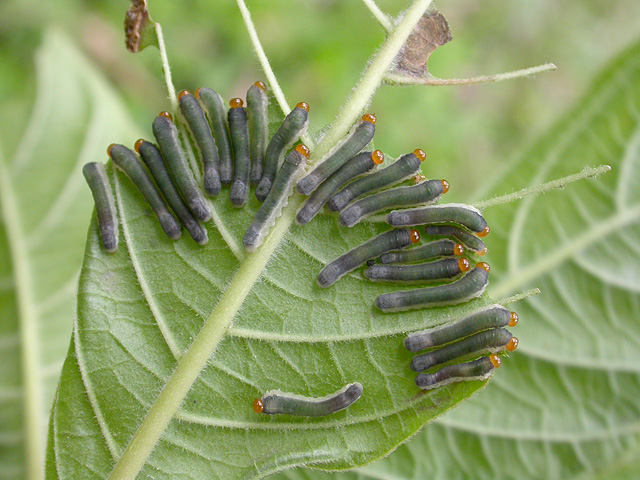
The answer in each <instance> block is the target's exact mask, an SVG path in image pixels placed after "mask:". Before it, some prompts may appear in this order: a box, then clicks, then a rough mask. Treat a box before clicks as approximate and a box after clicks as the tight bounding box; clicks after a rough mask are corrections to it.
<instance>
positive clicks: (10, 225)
mask: <svg viewBox="0 0 640 480" xmlns="http://www.w3.org/2000/svg"><path fill="white" fill-rule="evenodd" d="M19 211H20V210H19V208H18V202H17V199H16V196H15V192H14V190H13V186H12V184H11V179H10V178H9V171H8V169H7V168H6V166H5V164H4V160H3V158H2V156H1V155H0V212H1V215H0V216H1V217H2V218H3V220H4V225H5V231H6V234H7V240H8V243H9V254H10V258H11V264H12V268H13V271H14V276H15V288H16V297H17V300H18V313H19V319H20V320H19V329H20V332H19V335H20V347H21V351H22V357H21V360H22V361H21V365H22V368H21V371H22V378H21V383H22V402H23V405H22V410H23V412H24V413H23V417H24V428H23V432H24V433H23V435H24V454H25V463H26V472H25V477H24V478H26V479H29V480H40V479H41V478H43V476H44V426H45V418H44V405H43V404H42V402H43V400H42V399H43V392H42V384H41V383H40V382H41V381H42V378H41V374H40V371H39V370H40V365H41V361H40V345H39V341H38V330H39V328H38V315H37V313H36V309H35V308H34V305H35V300H34V297H33V283H32V279H31V267H30V265H29V260H28V258H29V255H28V252H27V247H26V244H27V242H26V241H25V235H24V231H23V228H22V222H21V221H20V216H19Z"/></svg>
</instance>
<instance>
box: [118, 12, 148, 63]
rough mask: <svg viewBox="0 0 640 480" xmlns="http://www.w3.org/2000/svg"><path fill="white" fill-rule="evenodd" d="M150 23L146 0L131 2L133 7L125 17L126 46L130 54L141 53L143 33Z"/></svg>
mask: <svg viewBox="0 0 640 480" xmlns="http://www.w3.org/2000/svg"><path fill="white" fill-rule="evenodd" d="M148 21H149V12H148V11H147V2H146V0H131V6H130V7H129V10H128V11H127V14H126V15H125V17H124V33H125V37H126V38H125V45H126V46H127V50H129V51H130V52H133V53H136V52H138V51H139V49H140V41H141V39H142V31H143V30H144V27H145V26H146V24H147V22H148Z"/></svg>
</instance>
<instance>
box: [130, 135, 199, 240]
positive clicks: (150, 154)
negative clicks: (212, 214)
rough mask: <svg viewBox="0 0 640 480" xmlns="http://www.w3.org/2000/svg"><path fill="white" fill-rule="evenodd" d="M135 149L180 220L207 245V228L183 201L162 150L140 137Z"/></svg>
mask: <svg viewBox="0 0 640 480" xmlns="http://www.w3.org/2000/svg"><path fill="white" fill-rule="evenodd" d="M135 150H136V152H138V154H139V155H140V157H141V158H142V161H143V162H144V163H145V165H146V166H147V168H148V169H149V171H150V172H151V175H153V178H154V179H155V181H156V184H157V185H158V188H159V189H160V191H161V192H162V195H163V196H164V198H165V199H166V201H167V203H168V204H169V206H170V207H171V210H173V212H174V213H175V214H176V216H177V217H178V218H179V219H180V222H181V223H182V225H184V227H185V228H186V229H187V231H188V232H189V234H190V235H191V238H193V239H194V240H195V241H196V242H197V243H199V244H200V245H205V244H206V243H207V242H208V241H209V238H208V236H207V230H206V228H204V227H203V226H202V225H201V224H200V223H199V222H198V221H197V220H196V219H195V218H193V215H191V212H190V211H189V209H188V208H187V206H186V205H185V203H184V202H183V201H182V197H180V193H179V192H178V190H177V189H176V187H175V185H174V184H173V181H172V180H171V177H170V176H169V171H168V170H167V167H166V165H165V164H164V160H163V159H162V154H161V153H160V150H158V147H156V146H155V145H154V144H153V143H150V142H147V141H145V140H142V139H140V140H138V141H137V142H136V145H135Z"/></svg>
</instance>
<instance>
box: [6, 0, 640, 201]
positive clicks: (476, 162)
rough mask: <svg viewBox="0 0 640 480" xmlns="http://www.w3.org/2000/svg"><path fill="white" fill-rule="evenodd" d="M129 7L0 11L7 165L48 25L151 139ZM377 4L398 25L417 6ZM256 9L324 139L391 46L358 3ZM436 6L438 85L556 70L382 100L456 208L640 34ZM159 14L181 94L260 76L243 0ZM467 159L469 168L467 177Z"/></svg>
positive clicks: (151, 79) (384, 143) (223, 88)
mask: <svg viewBox="0 0 640 480" xmlns="http://www.w3.org/2000/svg"><path fill="white" fill-rule="evenodd" d="M128 3H129V2H128V1H125V0H117V1H115V0H112V1H104V2H95V1H89V0H85V1H79V0H76V1H73V0H57V1H41V0H21V1H14V0H3V1H2V2H0V99H1V100H0V102H1V105H2V111H3V112H4V115H2V119H1V120H0V122H1V123H0V126H1V129H2V133H1V138H2V141H3V143H4V150H5V154H6V155H7V156H9V155H10V154H11V153H12V151H13V148H14V147H15V143H16V141H15V139H16V138H19V133H20V132H21V131H22V129H23V128H24V125H25V123H26V120H27V118H28V115H29V112H30V108H31V103H32V100H33V97H34V95H35V89H36V85H35V80H34V70H33V62H32V60H31V54H32V52H33V51H34V49H35V48H36V47H37V46H38V44H39V42H40V36H41V32H42V29H43V27H46V26H50V25H57V26H59V27H60V28H61V29H63V30H64V31H65V32H66V33H68V34H69V35H71V36H72V37H73V38H74V39H75V40H76V41H77V43H78V44H79V45H80V46H81V47H82V48H83V49H84V50H85V51H86V52H87V53H88V54H89V56H90V57H92V58H93V59H94V61H95V62H96V63H97V64H99V65H100V67H101V69H103V70H104V71H105V72H106V74H107V75H108V76H109V77H110V79H111V81H112V82H113V83H114V85H115V86H116V88H117V89H118V90H120V91H121V92H122V94H123V96H124V97H125V98H126V100H127V102H128V104H129V107H130V110H131V112H132V114H133V116H134V118H135V119H136V120H137V121H138V123H139V124H140V125H141V127H142V128H144V129H145V130H146V131H149V128H150V119H152V118H153V115H155V114H156V113H157V112H158V111H159V110H161V109H165V108H167V106H168V102H167V100H166V93H165V91H164V87H163V85H162V78H161V74H160V66H159V61H158V56H157V51H156V50H155V49H147V50H145V51H144V52H142V53H140V54H138V55H133V54H130V53H128V52H127V51H126V50H125V48H124V40H123V33H122V32H123V28H122V22H123V18H124V12H125V10H126V8H127V7H128ZM378 3H379V5H380V7H381V8H382V9H383V10H384V11H385V12H388V13H389V14H392V15H396V14H397V13H399V12H400V11H402V9H403V8H404V7H405V6H406V5H407V4H408V2H407V1H406V0H380V1H379V2H378ZM247 4H248V6H249V8H250V9H251V12H252V15H253V19H254V21H255V22H256V23H257V26H258V33H259V35H260V37H261V39H262V41H263V43H264V47H265V49H266V51H267V54H268V55H269V57H270V59H271V62H272V64H273V67H274V69H275V72H276V74H277V75H278V76H279V78H280V81H281V84H282V87H283V89H284V91H285V93H286V94H287V96H288V99H289V100H290V102H292V103H296V102H298V101H302V100H304V101H307V102H308V103H310V104H311V107H312V111H311V113H312V116H311V119H312V123H311V128H312V130H318V129H320V128H322V126H324V125H326V124H327V123H329V122H330V121H331V120H332V119H333V118H334V116H335V115H336V114H337V112H338V110H339V107H340V105H341V104H342V102H343V100H344V98H345V96H346V95H347V94H348V93H349V91H350V89H351V88H352V87H353V85H354V83H355V82H356V81H357V79H358V78H359V75H360V73H361V71H362V69H363V67H364V66H365V65H366V62H367V59H368V58H369V56H370V55H371V53H372V52H373V51H374V50H375V48H376V47H377V46H378V45H379V44H380V43H381V42H382V40H383V38H384V32H383V30H382V28H380V27H379V26H378V24H377V23H376V21H375V20H374V18H373V16H372V15H371V14H370V13H369V11H368V10H367V9H366V8H365V6H364V4H363V3H362V2H361V1H358V0H343V1H338V0H306V1H285V0H274V1H248V2H247ZM437 7H438V8H439V9H440V10H441V11H442V12H443V13H444V15H445V16H446V17H447V18H448V20H449V23H450V25H451V30H452V33H453V41H452V42H450V43H449V44H447V45H445V46H443V47H440V48H439V49H438V50H437V51H436V52H435V53H434V55H433V56H432V57H431V60H430V62H429V69H430V71H431V72H432V73H433V74H434V75H436V76H439V77H445V78H446V77H467V76H475V75H482V74H491V73H498V72H501V71H507V70H513V69H519V68H524V67H528V66H532V65H537V64H541V63H546V62H554V63H556V64H557V65H558V67H559V68H558V70H557V71H556V72H552V73H546V74H541V75H539V76H538V77H537V78H536V79H535V80H530V79H520V80H516V81H510V82H504V83H500V84H494V85H484V86H483V85H478V86H470V87H420V86H415V87H406V88H390V87H386V88H383V89H382V91H380V92H379V94H378V96H377V97H376V99H375V100H374V103H373V105H372V108H371V110H372V111H373V112H375V113H377V114H378V115H379V124H378V125H379V128H378V130H377V134H376V145H377V146H378V147H379V148H382V149H383V150H385V151H386V152H387V153H389V154H391V155H394V156H396V155H399V154H401V153H403V152H405V151H409V150H413V149H414V148H416V147H421V148H423V149H425V150H426V151H427V152H428V154H429V159H430V162H431V164H432V165H433V167H427V170H432V171H433V172H438V175H442V176H443V177H445V178H448V179H450V180H451V181H452V183H453V185H454V186H455V188H453V189H452V192H451V194H450V195H451V198H452V199H464V198H467V199H468V192H469V189H475V188H477V187H478V186H479V185H480V184H481V182H482V181H483V178H486V177H487V176H488V175H491V171H487V170H491V169H493V168H496V167H499V165H500V164H501V163H502V162H507V161H508V159H509V158H511V157H513V155H514V154H515V153H517V151H519V150H520V148H521V146H523V145H524V144H526V143H527V142H529V141H531V140H532V139H533V138H535V137H536V135H537V134H539V133H541V132H542V131H544V130H545V129H546V128H547V127H548V126H549V125H550V124H551V122H552V121H553V119H555V118H557V117H558V116H559V115H560V114H561V113H562V112H564V111H565V110H566V109H567V107H568V106H569V105H571V104H572V102H573V101H574V100H575V99H576V98H578V97H579V96H580V95H581V94H582V93H583V91H584V89H585V87H586V85H587V84H588V81H589V79H590V78H591V76H592V75H593V74H594V73H595V72H596V71H597V70H598V69H599V68H600V67H601V66H603V65H604V64H605V63H606V61H607V59H608V58H610V57H611V56H612V55H613V54H615V53H616V52H617V51H619V50H620V49H621V48H623V47H624V46H625V45H626V44H628V43H629V42H630V41H632V40H633V39H634V38H635V37H637V35H638V34H640V28H639V26H640V2H638V1H637V0H618V1H616V2H611V1H607V0H565V1H562V2H557V1H554V0H539V1H536V2H532V1H530V0H510V1H505V0H485V1H483V2H468V1H464V0H448V1H442V2H439V3H438V4H437ZM149 8H150V11H151V14H152V17H153V18H154V19H155V20H156V21H158V22H160V23H161V24H162V25H163V28H164V31H165V39H166V41H167V43H168V50H169V58H170V61H171V64H172V66H173V74H174V81H175V84H176V88H178V89H181V88H190V89H192V88H196V87H198V86H200V85H206V86H210V87H213V88H215V89H217V90H218V91H220V92H221V93H222V94H223V95H224V96H226V97H229V98H231V97H232V96H241V95H243V94H244V92H245V90H246V87H247V85H249V84H250V83H252V82H253V81H255V80H256V79H262V78H264V76H263V75H262V73H261V71H260V67H259V65H258V63H257V61H256V59H255V57H254V55H253V52H252V49H251V45H250V43H249V40H248V38H247V35H246V32H245V28H244V26H243V24H242V21H241V17H240V14H239V13H238V11H237V7H236V4H235V2H233V1H231V0H224V1H212V0H210V1H196V0H183V1H167V0H165V1H151V2H150V6H149ZM8 112H10V114H9V113H8ZM392 116H393V117H392ZM400 120H401V121H400ZM406 125H412V126H413V127H412V128H406ZM131 140H132V141H133V140H135V138H133V136H132V138H131ZM467 159H469V160H473V161H471V162H467ZM88 160H102V159H87V161H88ZM460 162H462V163H463V164H465V165H469V167H468V168H465V169H464V171H460V169H457V168H456V165H460Z"/></svg>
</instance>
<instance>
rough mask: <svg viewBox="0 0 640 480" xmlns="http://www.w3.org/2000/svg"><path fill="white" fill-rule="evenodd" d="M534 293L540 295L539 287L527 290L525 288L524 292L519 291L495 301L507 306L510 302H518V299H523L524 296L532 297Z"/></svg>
mask: <svg viewBox="0 0 640 480" xmlns="http://www.w3.org/2000/svg"><path fill="white" fill-rule="evenodd" d="M534 295H540V289H539V288H531V289H529V290H525V291H524V292H520V293H518V294H517V295H512V296H511V297H507V298H503V299H501V300H498V301H497V302H496V303H499V304H500V305H504V306H507V305H509V304H510V303H515V302H519V301H520V300H524V299H525V298H529V297H533V296H534Z"/></svg>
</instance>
